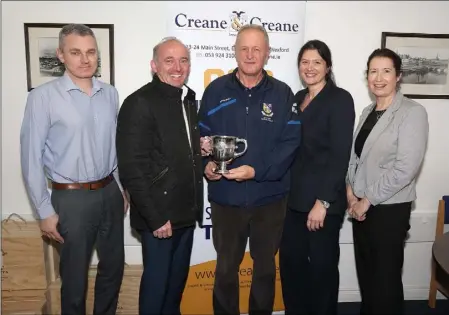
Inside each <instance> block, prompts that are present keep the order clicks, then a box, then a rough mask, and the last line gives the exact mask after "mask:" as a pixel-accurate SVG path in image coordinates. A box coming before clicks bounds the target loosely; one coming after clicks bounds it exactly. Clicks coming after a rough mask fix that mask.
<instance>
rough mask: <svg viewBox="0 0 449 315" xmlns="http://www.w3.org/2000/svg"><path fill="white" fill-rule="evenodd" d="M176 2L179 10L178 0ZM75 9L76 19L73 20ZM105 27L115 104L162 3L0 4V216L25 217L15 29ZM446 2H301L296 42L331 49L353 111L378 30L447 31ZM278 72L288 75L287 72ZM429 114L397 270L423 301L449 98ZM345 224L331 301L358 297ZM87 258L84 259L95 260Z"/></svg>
mask: <svg viewBox="0 0 449 315" xmlns="http://www.w3.org/2000/svg"><path fill="white" fill-rule="evenodd" d="M185 5H188V3H186V4H185ZM76 12H80V13H76ZM73 21H75V22H80V23H113V24H114V25H115V81H116V84H115V85H116V87H117V89H118V91H119V93H120V100H121V101H123V100H124V98H125V97H126V96H127V95H129V94H130V93H131V92H132V91H134V90H135V89H137V88H138V87H140V86H141V85H143V84H145V83H146V82H147V81H148V80H149V79H150V70H149V60H150V59H151V55H152V47H153V46H154V45H155V44H156V43H157V42H158V41H159V40H160V39H161V38H162V37H163V36H166V35H168V34H166V32H165V25H166V22H165V20H164V4H163V3H162V2H127V3H125V2H112V1H111V2H70V1H64V2H63V1H60V2H54V1H51V2H34V1H33V2H24V1H21V2H3V3H2V148H1V150H2V174H1V175H2V181H1V189H2V190H1V191H2V200H1V204H2V215H3V217H5V216H7V215H8V214H10V213H18V214H21V215H23V216H24V217H27V218H29V217H31V214H32V211H31V208H30V205H29V203H28V199H27V196H26V193H25V190H24V187H23V184H22V178H21V173H20V158H19V131H20V124H21V120H22V116H23V111H24V107H25V101H26V97H27V86H26V65H25V44H24V38H23V34H24V30H23V23H31V22H53V23H68V22H73ZM448 21H449V2H443V1H433V2H412V1H411V2H403V1H390V2H384V1H378V2H355V1H354V2H352V1H347V2H326V1H322V2H321V1H312V2H308V3H307V11H306V29H305V39H306V40H308V39H314V38H318V39H321V40H324V41H325V42H326V43H327V44H328V45H329V46H330V48H331V49H332V53H333V61H334V72H335V75H336V79H337V83H338V84H339V85H340V86H342V87H344V88H346V89H347V90H349V91H350V92H351V94H352V95H353V97H354V99H355V102H356V107H357V108H356V110H357V114H360V113H361V111H362V109H363V108H364V107H365V106H366V105H368V103H369V102H370V100H369V96H368V93H367V89H366V85H365V81H364V76H363V71H364V70H365V64H366V59H367V57H368V55H369V54H370V53H371V52H372V51H373V50H374V49H375V48H378V47H379V46H380V40H381V32H382V31H391V32H416V33H446V34H447V33H449V23H448ZM286 71H296V69H295V68H294V67H292V69H290V70H288V69H286ZM418 101H419V102H420V103H422V104H423V105H424V106H425V107H426V109H427V111H428V114H429V120H430V136H429V137H430V138H429V146H428V151H427V155H426V158H425V162H424V165H423V168H422V171H421V174H420V177H419V181H418V200H417V202H416V209H415V210H414V213H413V217H412V224H411V225H412V229H411V231H410V234H411V236H410V239H409V241H408V244H407V246H406V262H405V267H404V285H405V294H406V297H407V298H409V299H417V298H420V299H426V298H427V293H428V291H427V290H428V285H429V274H430V273H429V266H430V255H431V246H432V241H433V236H434V229H435V216H436V208H437V203H438V200H439V199H440V198H441V196H442V195H443V194H448V193H449V180H448V179H449V164H448V158H449V141H448V134H449V124H448V123H447V117H449V100H418ZM125 225H126V228H127V238H126V243H127V246H126V253H127V262H128V263H140V259H141V256H140V247H139V246H138V243H137V242H136V240H135V239H133V238H132V237H131V236H130V233H129V221H128V218H127V219H126V221H125ZM351 242H352V237H351V230H350V224H349V223H346V224H345V226H344V228H343V230H342V236H341V243H342V246H341V248H342V249H341V250H342V254H341V263H340V267H341V292H340V300H342V301H352V300H358V299H359V295H358V289H357V282H356V281H357V280H356V276H355V269H354V262H353V251H352V244H351ZM95 259H96V258H94V261H95Z"/></svg>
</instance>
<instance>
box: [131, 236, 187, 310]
mask: <svg viewBox="0 0 449 315" xmlns="http://www.w3.org/2000/svg"><path fill="white" fill-rule="evenodd" d="M193 231H194V227H187V228H182V229H177V230H173V235H172V236H171V237H170V238H167V239H159V238H157V237H154V236H153V233H152V232H149V231H145V232H142V233H141V238H142V258H143V274H142V279H141V282H140V293H139V314H140V315H161V314H167V315H168V314H170V315H176V314H181V311H180V306H181V298H182V293H183V291H184V288H185V285H186V281H187V277H188V274H189V268H190V256H191V253H192V246H193Z"/></svg>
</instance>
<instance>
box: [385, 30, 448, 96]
mask: <svg viewBox="0 0 449 315" xmlns="http://www.w3.org/2000/svg"><path fill="white" fill-rule="evenodd" d="M381 47H382V48H389V49H391V50H393V51H394V52H396V53H397V54H398V55H399V56H400V57H401V60H402V80H401V92H402V93H403V94H404V95H405V96H407V97H409V98H414V99H449V73H448V72H449V34H426V33H397V32H382V38H381Z"/></svg>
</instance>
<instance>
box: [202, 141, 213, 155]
mask: <svg viewBox="0 0 449 315" xmlns="http://www.w3.org/2000/svg"><path fill="white" fill-rule="evenodd" d="M200 146H201V155H202V156H209V155H211V154H212V139H211V137H201V138H200Z"/></svg>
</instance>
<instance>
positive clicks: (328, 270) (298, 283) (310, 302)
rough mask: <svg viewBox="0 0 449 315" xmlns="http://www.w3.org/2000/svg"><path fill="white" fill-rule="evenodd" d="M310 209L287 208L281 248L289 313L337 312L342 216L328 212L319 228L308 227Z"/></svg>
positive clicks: (280, 254) (280, 258)
mask: <svg viewBox="0 0 449 315" xmlns="http://www.w3.org/2000/svg"><path fill="white" fill-rule="evenodd" d="M308 215H309V213H307V212H297V211H294V210H291V209H288V210H287V215H286V216H285V225H284V232H283V235H282V241H281V246H280V249H279V266H280V274H281V283H282V294H283V298H284V306H285V314H286V315H301V314H307V315H312V314H320V315H324V314H337V307H338V290H339V285H340V274H339V270H338V263H339V259H340V245H339V238H340V229H341V225H342V221H343V220H342V217H341V216H338V215H327V216H326V218H325V220H324V225H323V227H322V228H320V229H319V230H317V231H314V232H311V231H309V230H308V229H307V225H306V224H307V217H308Z"/></svg>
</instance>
